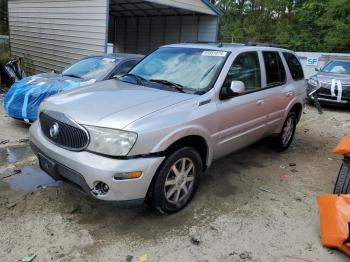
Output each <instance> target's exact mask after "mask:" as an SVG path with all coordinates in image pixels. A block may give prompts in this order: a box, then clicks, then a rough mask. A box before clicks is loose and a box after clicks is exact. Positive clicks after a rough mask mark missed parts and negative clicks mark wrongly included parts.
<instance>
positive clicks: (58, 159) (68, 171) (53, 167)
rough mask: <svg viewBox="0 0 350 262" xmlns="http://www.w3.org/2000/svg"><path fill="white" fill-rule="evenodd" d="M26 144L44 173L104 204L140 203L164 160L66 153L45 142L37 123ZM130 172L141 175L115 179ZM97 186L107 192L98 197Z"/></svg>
mask: <svg viewBox="0 0 350 262" xmlns="http://www.w3.org/2000/svg"><path fill="white" fill-rule="evenodd" d="M30 141H31V144H32V148H33V151H34V153H35V154H36V155H37V156H38V158H39V162H40V166H41V168H42V169H43V170H44V171H45V172H46V173H48V174H49V175H50V176H52V177H53V178H55V179H56V180H57V179H61V180H63V181H68V182H70V183H72V184H74V185H76V186H78V187H79V188H80V189H82V190H83V191H84V192H86V193H87V194H89V195H90V196H93V197H95V198H97V199H101V200H106V201H118V202H120V201H134V202H135V201H137V202H143V200H144V198H145V197H146V194H147V191H148V188H149V185H150V184H151V181H152V178H153V176H154V174H155V173H156V171H157V169H158V167H159V166H160V164H161V163H162V161H163V160H164V157H145V158H143V157H140V158H132V159H114V158H109V157H104V156H100V155H96V154H93V153H90V152H86V151H81V152H73V151H69V150H66V149H63V148H60V147H58V146H56V145H54V144H53V143H51V142H50V141H49V140H48V139H46V138H45V137H44V135H43V133H42V131H41V128H40V125H39V123H38V122H35V123H34V124H33V125H32V126H31V128H30ZM132 171H141V172H142V176H141V177H139V178H136V179H124V180H118V179H116V178H115V176H116V174H120V173H127V172H132ZM98 183H102V184H105V185H108V192H104V193H103V194H102V193H101V194H99V191H98V190H97V189H96V187H97V185H98Z"/></svg>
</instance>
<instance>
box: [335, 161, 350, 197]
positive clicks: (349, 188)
mask: <svg viewBox="0 0 350 262" xmlns="http://www.w3.org/2000/svg"><path fill="white" fill-rule="evenodd" d="M333 193H334V194H350V161H349V162H347V161H343V164H342V165H341V167H340V170H339V174H338V178H337V182H336V183H335V186H334V191H333Z"/></svg>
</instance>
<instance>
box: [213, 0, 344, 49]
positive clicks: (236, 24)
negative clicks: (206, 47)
mask: <svg viewBox="0 0 350 262" xmlns="http://www.w3.org/2000/svg"><path fill="white" fill-rule="evenodd" d="M216 5H217V6H218V7H219V8H220V9H221V10H222V11H223V12H224V15H223V17H222V18H221V20H220V35H219V39H220V41H223V42H249V41H254V42H269V43H276V44H281V45H285V46H288V47H290V48H292V49H295V50H298V51H325V52H350V33H349V32H350V0H275V1H272V0H217V1H216Z"/></svg>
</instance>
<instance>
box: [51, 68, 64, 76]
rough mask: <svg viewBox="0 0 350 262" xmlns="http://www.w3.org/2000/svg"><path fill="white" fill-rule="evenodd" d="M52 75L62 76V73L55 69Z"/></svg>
mask: <svg viewBox="0 0 350 262" xmlns="http://www.w3.org/2000/svg"><path fill="white" fill-rule="evenodd" d="M52 73H54V74H58V75H60V74H62V71H60V70H56V69H54V70H52Z"/></svg>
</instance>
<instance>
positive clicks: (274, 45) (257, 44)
mask: <svg viewBox="0 0 350 262" xmlns="http://www.w3.org/2000/svg"><path fill="white" fill-rule="evenodd" d="M244 45H247V46H267V47H278V48H285V49H289V48H288V47H287V46H283V45H278V44H270V43H259V42H246V43H244Z"/></svg>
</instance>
